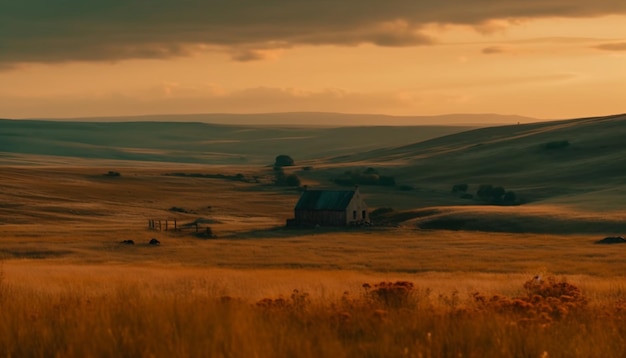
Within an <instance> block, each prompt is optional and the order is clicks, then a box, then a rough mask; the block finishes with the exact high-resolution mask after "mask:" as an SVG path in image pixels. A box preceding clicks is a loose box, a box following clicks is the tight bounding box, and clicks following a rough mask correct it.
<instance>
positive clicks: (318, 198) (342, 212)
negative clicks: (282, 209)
mask: <svg viewBox="0 0 626 358" xmlns="http://www.w3.org/2000/svg"><path fill="white" fill-rule="evenodd" d="M294 214H295V218H294V219H290V220H288V221H287V224H288V225H298V226H302V225H304V226H309V225H313V226H315V225H319V226H347V225H362V224H366V223H369V221H370V220H369V212H368V209H367V205H366V204H365V201H363V198H362V196H361V193H360V192H359V188H358V187H357V188H355V189H354V190H310V189H306V190H305V191H304V192H303V193H302V196H301V197H300V200H298V203H297V204H296V207H295V209H294Z"/></svg>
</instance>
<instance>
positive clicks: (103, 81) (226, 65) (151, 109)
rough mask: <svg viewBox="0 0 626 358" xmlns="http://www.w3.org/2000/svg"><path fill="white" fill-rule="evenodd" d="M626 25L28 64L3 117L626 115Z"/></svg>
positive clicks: (608, 20) (592, 21)
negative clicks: (412, 42)
mask: <svg viewBox="0 0 626 358" xmlns="http://www.w3.org/2000/svg"><path fill="white" fill-rule="evenodd" d="M624 23H626V16H606V17H597V18H580V19H564V18H561V19H539V20H537V19H528V20H523V21H520V22H519V23H514V24H509V25H507V26H502V28H495V29H493V30H492V31H491V32H487V33H481V32H478V31H476V30H474V29H472V28H470V27H464V26H456V25H450V26H434V25H433V26H429V27H427V31H428V34H429V35H432V37H433V38H436V39H437V42H436V43H435V44H433V45H421V46H406V47H381V46H376V45H371V44H362V45H358V46H340V45H318V46H313V45H300V46H295V47H290V48H286V49H275V50H271V49H270V50H266V52H265V53H264V55H263V56H262V57H263V58H260V59H257V60H255V61H247V62H238V61H233V60H232V58H231V57H230V56H229V54H228V53H226V52H224V51H223V50H221V49H219V48H217V47H210V46H207V47H205V48H204V50H203V51H202V52H199V53H193V54H189V55H187V56H177V57H171V58H164V59H128V60H117V61H92V62H85V61H68V62H62V63H49V64H46V63H22V64H17V65H14V66H12V67H9V68H4V69H2V67H0V82H2V83H3V86H2V88H0V118H29V117H30V118H33V117H42V118H49V117H50V118H51V117H81V116H83V117H89V116H117V115H142V114H159V113H180V114H186V113H262V112H300V111H311V112H342V113H380V114H389V115H439V114H450V113H501V114H517V115H523V116H529V117H534V118H540V119H563V118H576V117H586V116H596V115H608V114H615V113H622V112H626V109H625V107H626V105H625V104H624V103H625V102H624V95H623V94H624V93H626V50H624V51H620V50H619V49H620V47H619V46H618V45H614V46H613V47H615V48H616V50H613V51H611V50H607V49H606V48H602V47H601V45H604V44H621V43H626V27H624V26H622V25H623V24H624ZM494 26H495V25H494ZM605 47H606V46H605ZM609 48H610V49H611V48H612V47H610V46H609Z"/></svg>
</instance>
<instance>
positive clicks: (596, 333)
mask: <svg viewBox="0 0 626 358" xmlns="http://www.w3.org/2000/svg"><path fill="white" fill-rule="evenodd" d="M0 291H1V292H0V293H1V294H0V312H1V314H2V320H0V355H2V356H7V357H9V356H11V357H54V356H57V357H112V356H115V357H172V356H176V357H597V356H602V357H623V356H624V355H625V354H626V344H625V343H626V342H625V341H624V337H626V335H625V334H626V325H624V320H626V300H625V298H626V296H624V295H622V293H621V291H620V292H617V291H613V292H611V293H610V294H608V295H604V296H603V297H597V296H594V297H597V299H595V298H594V299H592V298H590V297H591V296H589V295H588V294H587V292H584V291H583V290H581V289H580V288H579V287H577V286H576V285H573V284H571V283H569V282H567V281H566V280H564V279H557V278H551V277H548V278H546V279H542V280H541V281H538V280H534V279H533V280H529V281H528V282H526V283H525V284H522V285H520V287H518V289H517V290H516V292H514V293H509V294H499V293H491V292H490V293H481V292H473V293H462V292H459V291H456V290H452V291H449V292H439V293H436V290H433V289H431V288H429V287H420V286H418V285H416V284H414V283H413V282H408V281H395V282H394V281H383V282H379V283H371V284H370V283H364V285H363V286H362V287H359V288H350V289H348V290H347V291H345V292H343V293H341V292H340V293H338V294H336V295H333V294H324V295H311V294H309V293H308V292H306V291H303V290H300V289H296V290H293V291H291V292H286V293H285V294H284V295H280V294H277V295H275V296H271V297H265V298H262V299H260V300H250V299H249V298H246V297H232V296H226V295H224V294H223V293H224V292H223V291H222V289H220V288H216V286H215V285H213V284H211V283H210V282H207V281H202V280H195V281H193V280H181V281H179V282H170V283H168V284H160V285H151V284H143V283H141V281H134V280H120V281H117V282H115V283H114V284H109V285H105V286H104V287H101V288H100V289H99V290H92V289H91V287H90V286H89V285H83V284H81V283H80V282H74V283H72V284H67V285H65V286H64V287H61V288H60V289H59V288H58V289H56V290H50V289H47V288H37V287H33V286H28V285H20V284H17V283H7V282H5V281H4V280H0Z"/></svg>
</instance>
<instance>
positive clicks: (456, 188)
mask: <svg viewBox="0 0 626 358" xmlns="http://www.w3.org/2000/svg"><path fill="white" fill-rule="evenodd" d="M468 187H469V186H468V185H467V184H454V185H453V186H452V193H454V194H456V193H465V192H467V189H468Z"/></svg>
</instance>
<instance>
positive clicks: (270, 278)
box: [0, 127, 626, 357]
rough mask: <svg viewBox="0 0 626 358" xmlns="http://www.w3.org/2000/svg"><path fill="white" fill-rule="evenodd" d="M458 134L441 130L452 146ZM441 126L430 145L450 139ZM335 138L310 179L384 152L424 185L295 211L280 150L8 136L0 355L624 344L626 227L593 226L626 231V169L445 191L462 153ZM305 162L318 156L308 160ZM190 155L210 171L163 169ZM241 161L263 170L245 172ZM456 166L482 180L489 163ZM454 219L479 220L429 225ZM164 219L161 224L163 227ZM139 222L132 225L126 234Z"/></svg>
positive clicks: (462, 352) (415, 352) (395, 353)
mask: <svg viewBox="0 0 626 358" xmlns="http://www.w3.org/2000/svg"><path fill="white" fill-rule="evenodd" d="M533 128H534V129H533V130H534V131H537V128H536V127H533ZM568 128H569V127H568ZM531 129H532V128H531ZM502 132H510V131H509V130H502ZM540 132H541V131H540ZM587 132H590V131H589V130H588V128H587ZM542 133H543V132H542ZM479 134H480V133H479ZM479 134H474V137H476V136H479ZM461 135H463V136H467V134H463V133H461ZM456 138H457V139H458V137H456ZM557 138H561V137H560V136H557ZM572 138H573V137H572ZM457 139H448V140H447V141H445V142H446V143H448V145H449V146H448V147H447V149H446V153H448V152H449V151H450V148H451V147H450V146H452V145H453V143H459V142H458V141H457ZM441 140H443V139H440V140H435V144H434V145H433V146H431V147H429V148H442V147H441V142H440V141H441ZM533 140H534V141H536V142H537V143H540V144H541V143H544V142H545V141H546V140H548V139H545V138H540V139H536V138H535V139H533ZM504 144H506V145H508V146H511V145H513V144H512V143H511V142H505V143H504ZM504 144H502V143H499V144H496V145H504ZM518 144H519V143H518ZM459 145H461V144H459ZM575 145H576V144H575V143H574V142H573V146H575ZM485 146H486V147H488V145H487V144H486V145H485ZM529 146H530V144H529ZM326 149H328V148H326ZM409 149H410V148H405V149H403V151H404V152H405V151H406V150H409ZM479 149H480V150H481V151H482V152H473V153H469V152H465V151H463V152H462V153H463V154H459V155H461V156H468V157H467V158H469V157H471V156H473V158H480V157H481V156H482V158H483V159H485V158H488V155H496V154H497V153H498V151H497V150H495V149H491V150H489V148H486V149H483V148H479ZM570 149H571V148H570ZM410 150H413V149H410ZM473 150H478V149H476V148H474V149H473ZM568 150H569V149H568ZM433 151H434V149H433ZM598 152H599V154H602V155H604V154H605V151H604V149H602V150H601V149H598ZM405 153H406V152H405ZM420 153H422V152H420ZM459 153H461V152H459ZM494 153H496V154H494ZM533 153H534V155H537V153H536V151H534V152H533ZM575 153H576V152H575ZM575 153H574V154H575ZM337 154H338V155H341V156H343V154H342V153H339V152H337ZM574 154H571V155H572V156H575V155H574ZM394 155H395V154H394ZM420 155H421V154H420ZM445 155H447V154H445ZM549 155H552V153H550V154H549ZM559 155H561V156H565V157H566V159H567V160H570V161H572V160H573V157H572V158H570V157H567V156H568V155H570V154H563V153H561V154H559ZM341 156H340V157H336V158H335V159H332V160H331V159H327V160H319V159H316V160H311V161H308V162H306V161H304V162H303V163H302V164H300V165H299V166H297V167H294V168H292V169H289V170H290V172H294V173H297V174H298V175H300V176H301V177H302V180H303V184H306V185H310V186H325V185H329V183H330V179H331V178H333V176H334V175H336V173H338V172H342V171H345V170H346V168H350V167H359V168H362V167H368V166H376V167H377V168H380V170H381V171H382V170H387V169H388V170H389V171H390V173H392V174H393V175H395V176H396V178H397V179H398V180H399V181H404V182H410V183H411V184H413V185H414V186H415V187H414V188H413V190H409V191H406V190H399V189H398V188H384V187H376V186H363V187H362V188H361V191H362V193H363V195H364V196H365V198H366V201H367V202H368V203H369V204H370V205H371V207H372V209H374V208H378V207H386V206H389V207H393V208H395V211H394V212H393V215H391V218H392V219H394V220H392V221H391V222H386V223H385V225H374V226H371V227H370V226H368V227H350V228H324V227H322V228H304V229H299V228H286V227H285V226H284V225H285V220H286V219H288V218H290V217H292V215H293V206H294V205H295V203H296V201H297V199H298V197H299V193H300V192H299V191H298V189H296V188H291V187H277V186H275V185H273V184H272V180H271V176H272V169H271V167H270V166H267V165H266V166H261V165H236V164H232V163H227V164H222V165H203V164H197V163H172V162H154V161H150V162H148V161H129V160H115V159H102V158H101V159H93V158H92V159H88V158H84V157H83V158H68V157H62V156H43V155H39V154H36V155H34V154H24V153H4V154H3V156H2V157H1V158H0V161H1V162H2V170H1V171H0V187H1V190H0V238H1V242H0V312H2V318H3V319H2V320H1V321H0V332H1V333H0V355H3V356H7V357H9V356H17V357H51V356H58V357H110V356H120V357H172V356H177V357H594V356H595V357H597V356H602V357H622V356H624V355H625V354H626V348H624V347H626V344H625V343H626V342H624V338H623V337H624V333H625V332H624V327H626V326H625V325H624V320H625V319H626V311H625V309H626V285H625V284H624V274H623V273H624V272H626V263H625V261H624V259H623V258H624V254H623V250H624V249H625V248H626V247H625V246H624V245H598V244H596V243H595V241H597V240H599V239H601V238H603V237H605V236H613V235H620V234H622V233H623V232H624V231H626V230H624V229H625V228H624V226H623V224H622V223H623V222H624V219H625V218H626V213H625V211H624V205H623V203H622V200H620V196H619V195H616V193H620V191H621V190H622V189H623V188H622V187H621V186H620V185H621V184H619V181H618V180H616V179H615V177H612V178H611V180H609V181H606V182H597V181H596V182H591V181H590V180H589V178H590V177H589V176H585V175H580V176H579V177H578V180H576V178H575V177H571V178H570V179H568V180H569V181H564V182H563V184H562V185H563V186H566V187H567V188H573V189H570V190H571V192H567V193H564V191H554V192H552V191H550V190H547V189H546V188H550V187H555V186H557V185H558V184H559V183H558V182H554V181H550V180H547V179H546V180H545V181H544V182H545V183H544V184H542V185H538V184H537V182H539V180H538V179H537V181H536V182H532V181H531V180H530V179H529V178H530V175H529V174H528V173H523V176H522V177H521V179H520V180H515V175H516V174H515V172H510V173H509V174H508V175H502V176H494V177H493V178H491V179H490V180H495V179H497V180H500V181H501V182H502V183H503V184H505V185H506V186H507V188H512V189H514V190H516V191H518V192H519V193H522V194H523V195H525V197H526V198H529V201H528V202H526V203H524V204H523V205H515V206H494V205H485V204H484V203H480V202H478V201H476V200H470V201H468V200H466V199H461V198H458V197H456V196H454V195H452V194H451V193H450V186H451V185H452V184H454V183H455V182H456V179H458V178H461V174H462V173H463V172H466V171H467V168H462V167H459V164H458V163H459V162H458V161H456V162H451V163H448V164H449V166H448V167H445V168H444V169H445V170H447V171H448V173H449V175H450V179H449V180H447V181H442V180H439V181H430V180H428V178H429V177H432V176H434V175H435V171H434V169H433V168H434V165H435V163H436V162H437V161H438V159H437V155H434V154H433V161H432V162H428V163H430V164H429V165H430V166H431V167H429V168H430V170H429V171H428V172H424V171H422V170H421V165H422V164H423V165H426V164H428V163H426V162H422V161H424V160H426V159H424V158H421V159H420V157H419V155H417V154H415V155H413V156H411V155H408V154H407V155H405V160H406V159H407V158H409V159H410V158H413V159H412V160H416V161H418V164H419V163H422V164H420V165H417V166H415V167H414V169H412V171H410V168H411V166H410V165H409V164H407V163H408V162H406V161H405V162H404V163H403V164H401V165H399V166H393V165H392V164H389V163H393V160H391V158H392V157H385V156H382V157H381V158H387V159H389V161H388V167H383V166H382V165H381V163H382V162H384V160H377V159H376V158H377V157H376V155H374V154H370V157H359V158H356V157H355V158H352V159H353V162H351V163H346V160H347V159H346V158H345V157H341ZM367 158H369V159H367ZM271 159H273V158H270V162H271ZM526 159H527V160H528V161H529V162H530V161H532V158H526ZM368 160H369V161H368ZM476 160H478V159H476ZM520 160H521V159H520ZM584 160H586V161H587V162H589V158H584ZM439 162H441V161H439ZM444 164H445V162H444V163H441V164H440V165H444ZM548 164H550V163H548ZM309 165H310V166H313V167H314V168H313V170H304V169H303V167H304V166H309ZM475 165H477V164H476V163H474V162H472V163H471V169H472V170H478V169H476V168H475ZM533 165H535V164H533ZM574 167H575V166H574V165H573V164H572V167H571V168H570V169H572V170H574ZM547 168H550V167H549V166H548V167H547ZM576 168H578V167H576ZM580 168H583V167H582V166H580ZM490 170H492V169H490ZM535 170H538V169H536V168H535ZM584 170H585V171H586V170H587V169H584ZM111 171H115V172H119V173H120V175H119V176H112V175H108V174H109V173H110V172H111ZM176 172H182V173H204V174H206V175H205V176H204V177H201V176H172V175H169V174H171V173H176ZM607 172H608V169H607ZM403 173H409V174H410V175H409V174H406V175H403ZM485 173H486V169H485V171H483V175H486V174H485ZM543 173H544V174H546V175H545V177H548V176H547V174H548V173H550V172H549V171H548V169H544V172H543ZM617 173H620V172H619V171H617ZM217 174H220V175H223V177H222V178H220V177H217V176H216V175H217ZM238 174H240V176H238ZM519 175H522V174H519ZM589 175H590V174H589ZM241 177H244V178H255V180H253V181H245V180H233V178H241ZM462 179H468V182H469V183H470V185H474V184H475V183H479V182H480V181H481V180H482V179H481V178H479V177H473V176H468V177H466V178H462ZM515 183H523V184H517V185H515ZM550 193H553V194H550ZM584 198H587V199H589V200H586V201H585V200H583V199H584ZM530 199H532V200H530ZM173 209H174V210H173ZM150 219H159V220H166V219H167V220H170V222H171V221H173V220H174V219H176V220H177V223H178V225H184V224H185V223H192V222H195V221H197V220H199V219H201V220H202V222H203V223H208V225H210V227H211V229H212V232H213V233H214V237H211V238H207V237H202V236H201V235H196V234H195V232H194V231H193V230H182V231H159V230H151V229H149V228H148V220H150ZM452 219H454V220H457V221H458V220H464V221H465V222H471V223H472V225H469V224H468V226H465V227H464V228H462V229H460V230H459V229H455V230H450V229H449V228H445V227H443V228H439V229H424V228H423V227H424V226H425V224H428V223H442V222H444V223H445V222H449V220H452ZM446 220H448V221H446ZM151 238H156V239H158V240H159V241H160V243H161V244H160V245H158V246H153V245H149V244H148V242H149V240H150V239H151ZM129 239H130V240H133V241H134V242H135V244H134V245H124V244H121V242H122V241H123V240H129Z"/></svg>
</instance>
